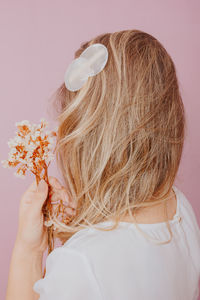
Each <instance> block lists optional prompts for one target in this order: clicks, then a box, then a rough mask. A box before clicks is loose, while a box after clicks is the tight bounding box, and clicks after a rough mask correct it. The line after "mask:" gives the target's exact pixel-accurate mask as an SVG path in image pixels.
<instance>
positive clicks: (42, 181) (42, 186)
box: [38, 179, 46, 191]
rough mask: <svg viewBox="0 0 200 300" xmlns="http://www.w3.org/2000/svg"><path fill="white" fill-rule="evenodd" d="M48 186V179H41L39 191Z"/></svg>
mask: <svg viewBox="0 0 200 300" xmlns="http://www.w3.org/2000/svg"><path fill="white" fill-rule="evenodd" d="M45 187H46V181H45V180H44V179H42V180H40V182H39V184H38V191H43V190H44V189H45Z"/></svg>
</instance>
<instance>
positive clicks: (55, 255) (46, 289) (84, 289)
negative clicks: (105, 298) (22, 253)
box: [33, 247, 102, 300]
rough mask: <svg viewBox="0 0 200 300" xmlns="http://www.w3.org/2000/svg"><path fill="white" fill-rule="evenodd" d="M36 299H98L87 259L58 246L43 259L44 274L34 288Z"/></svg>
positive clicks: (71, 250)
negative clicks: (44, 264)
mask: <svg viewBox="0 0 200 300" xmlns="http://www.w3.org/2000/svg"><path fill="white" fill-rule="evenodd" d="M33 290H34V291H35V292H36V293H38V294H39V295H40V297H39V300H68V299H69V300H81V299H86V300H94V299H95V300H100V299H102V298H101V296H100V290H99V286H98V283H97V281H96V278H95V276H94V274H93V272H92V269H91V267H90V264H89V261H88V260H87V257H86V256H85V255H84V254H82V253H80V252H78V251H77V250H75V249H71V248H67V247H66V248H64V247H58V248H56V249H54V250H53V251H52V252H51V253H50V254H49V255H48V256H47V259H46V274H45V276H44V278H41V279H39V280H38V281H36V282H35V283H34V285H33Z"/></svg>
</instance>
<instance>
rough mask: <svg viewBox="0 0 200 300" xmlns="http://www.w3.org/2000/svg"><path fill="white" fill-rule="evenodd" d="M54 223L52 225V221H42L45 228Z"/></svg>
mask: <svg viewBox="0 0 200 300" xmlns="http://www.w3.org/2000/svg"><path fill="white" fill-rule="evenodd" d="M53 224H54V223H53V220H49V221H44V225H45V226H46V227H50V226H51V225H53Z"/></svg>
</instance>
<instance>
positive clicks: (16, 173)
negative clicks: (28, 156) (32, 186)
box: [14, 170, 25, 179]
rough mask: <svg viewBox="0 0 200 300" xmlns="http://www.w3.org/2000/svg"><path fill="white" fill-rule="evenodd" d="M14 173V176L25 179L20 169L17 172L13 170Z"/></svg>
mask: <svg viewBox="0 0 200 300" xmlns="http://www.w3.org/2000/svg"><path fill="white" fill-rule="evenodd" d="M14 175H15V176H16V177H19V178H22V179H25V175H23V172H22V170H20V171H19V172H15V173H14Z"/></svg>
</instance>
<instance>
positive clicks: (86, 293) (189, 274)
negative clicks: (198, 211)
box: [33, 186, 200, 300]
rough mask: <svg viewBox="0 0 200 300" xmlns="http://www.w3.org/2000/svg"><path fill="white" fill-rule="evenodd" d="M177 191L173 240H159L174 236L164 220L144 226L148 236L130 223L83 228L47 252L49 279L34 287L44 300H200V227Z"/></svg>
mask: <svg viewBox="0 0 200 300" xmlns="http://www.w3.org/2000/svg"><path fill="white" fill-rule="evenodd" d="M173 190H174V192H175V194H176V198H177V210H176V214H175V216H174V218H173V219H172V220H170V225H171V229H172V232H173V238H172V241H171V242H170V243H168V244H165V243H163V244H160V245H159V244H156V243H155V241H166V240H168V239H169V238H170V234H169V231H168V229H167V226H166V223H165V222H162V223H154V224H139V228H140V230H142V231H143V232H145V233H146V234H148V236H149V237H150V238H149V239H147V238H145V237H144V236H143V235H142V234H141V232H140V231H139V230H138V228H137V227H136V226H135V224H134V223H128V222H120V224H119V227H118V228H116V229H114V230H112V231H105V232H104V231H100V230H98V229H92V228H85V229H81V230H80V231H79V232H77V233H75V234H74V235H73V236H72V237H71V238H70V239H69V240H68V241H67V242H66V243H65V244H64V245H63V246H61V247H57V248H56V249H54V250H53V251H52V252H51V253H50V254H49V255H48V257H47V260H46V274H45V277H44V278H41V279H39V280H38V281H36V282H35V284H34V286H33V290H34V291H35V292H37V293H38V294H40V298H39V300H197V299H198V295H199V287H198V284H199V278H200V228H199V226H198V223H197V220H196V216H195V213H194V211H193V208H192V206H191V204H190V203H189V201H188V200H187V198H186V197H185V195H184V194H183V193H182V192H181V191H180V190H179V189H178V188H177V187H176V186H173ZM107 225H111V221H106V222H101V223H98V226H99V227H100V226H103V227H106V226H107ZM151 239H152V240H151ZM153 240H154V242H153Z"/></svg>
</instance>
